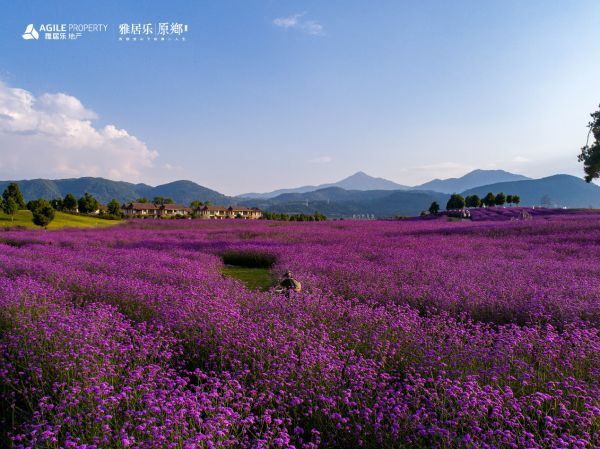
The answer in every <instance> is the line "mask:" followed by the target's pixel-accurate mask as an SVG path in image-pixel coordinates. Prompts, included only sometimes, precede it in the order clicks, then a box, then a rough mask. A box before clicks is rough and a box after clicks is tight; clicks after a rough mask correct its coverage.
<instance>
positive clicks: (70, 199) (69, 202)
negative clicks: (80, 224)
mask: <svg viewBox="0 0 600 449" xmlns="http://www.w3.org/2000/svg"><path fill="white" fill-rule="evenodd" d="M63 208H64V210H66V211H68V212H75V211H76V210H77V198H75V195H73V194H72V193H67V194H66V195H65V199H64V200H63Z"/></svg>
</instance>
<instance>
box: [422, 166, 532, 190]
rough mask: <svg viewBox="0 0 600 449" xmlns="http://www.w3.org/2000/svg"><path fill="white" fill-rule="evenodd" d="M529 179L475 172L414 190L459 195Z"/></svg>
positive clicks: (484, 171)
mask: <svg viewBox="0 0 600 449" xmlns="http://www.w3.org/2000/svg"><path fill="white" fill-rule="evenodd" d="M527 179H531V178H528V177H527V176H523V175H516V174H514V173H509V172H507V171H504V170H473V171H472V172H469V173H467V174H466V175H464V176H461V177H460V178H448V179H434V180H432V181H429V182H426V183H425V184H421V185H419V186H416V187H413V188H414V189H418V190H433V191H435V192H443V193H459V192H464V191H465V190H468V189H472V188H474V187H479V186H482V185H489V184H496V183H499V182H508V181H524V180H527Z"/></svg>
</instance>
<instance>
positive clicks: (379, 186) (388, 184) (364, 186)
mask: <svg viewBox="0 0 600 449" xmlns="http://www.w3.org/2000/svg"><path fill="white" fill-rule="evenodd" d="M328 187H340V188H342V189H345V190H406V189H410V187H408V186H404V185H402V184H397V183H395V182H393V181H389V180H387V179H384V178H375V177H373V176H369V175H367V174H366V173H365V172H362V171H359V172H356V173H354V174H353V175H351V176H348V177H347V178H344V179H342V180H341V181H338V182H333V183H328V184H319V185H318V186H302V187H296V188H293V189H278V190H273V191H272V192H266V193H244V194H242V195H238V197H239V198H260V199H265V198H275V197H276V196H279V195H284V194H287V193H306V192H314V191H315V190H320V189H326V188H328Z"/></svg>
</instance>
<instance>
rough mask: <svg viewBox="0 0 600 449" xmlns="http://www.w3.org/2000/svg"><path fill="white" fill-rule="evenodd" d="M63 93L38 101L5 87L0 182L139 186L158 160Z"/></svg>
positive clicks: (0, 101) (0, 93)
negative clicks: (94, 181)
mask: <svg viewBox="0 0 600 449" xmlns="http://www.w3.org/2000/svg"><path fill="white" fill-rule="evenodd" d="M96 118H97V115H96V113H95V112H94V111H92V110H90V109H87V108H86V107H85V106H84V105H83V104H82V103H81V101H79V99H77V98H75V97H73V96H71V95H67V94H64V93H55V94H50V93H45V94H42V95H40V96H38V97H36V96H35V95H33V94H32V93H31V92H28V91H27V90H24V89H18V88H14V87H10V86H8V85H6V84H4V83H3V82H1V81H0V177H1V178H11V179H14V178H31V177H72V176H104V177H107V178H111V179H124V180H128V181H140V180H142V175H143V174H144V173H145V172H146V171H148V170H150V169H151V168H152V166H153V161H154V160H155V159H156V157H157V156H158V153H157V152H156V151H153V150H151V149H149V148H148V147H147V146H146V144H145V143H144V142H142V141H141V140H139V139H138V138H137V137H135V136H133V135H131V134H129V133H128V132H127V131H125V130H124V129H120V128H118V127H117V126H115V125H106V126H103V127H97V126H95V125H94V124H93V120H95V119H96Z"/></svg>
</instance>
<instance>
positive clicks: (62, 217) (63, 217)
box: [0, 210, 122, 229]
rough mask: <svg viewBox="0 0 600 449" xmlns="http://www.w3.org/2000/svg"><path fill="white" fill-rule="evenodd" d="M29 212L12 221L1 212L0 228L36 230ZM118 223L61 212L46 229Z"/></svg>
mask: <svg viewBox="0 0 600 449" xmlns="http://www.w3.org/2000/svg"><path fill="white" fill-rule="evenodd" d="M31 218H32V216H31V211H28V210H20V211H18V212H17V213H16V214H15V216H14V221H11V219H10V217H9V216H8V215H6V214H4V213H3V212H0V227H7V226H26V227H28V228H38V229H39V226H36V225H34V224H33V222H32V221H31ZM118 223H122V221H121V220H103V219H101V218H96V217H88V216H85V215H73V214H65V213H63V212H56V214H55V216H54V220H52V223H50V225H49V226H48V229H60V228H95V227H104V226H113V225H116V224H118Z"/></svg>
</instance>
